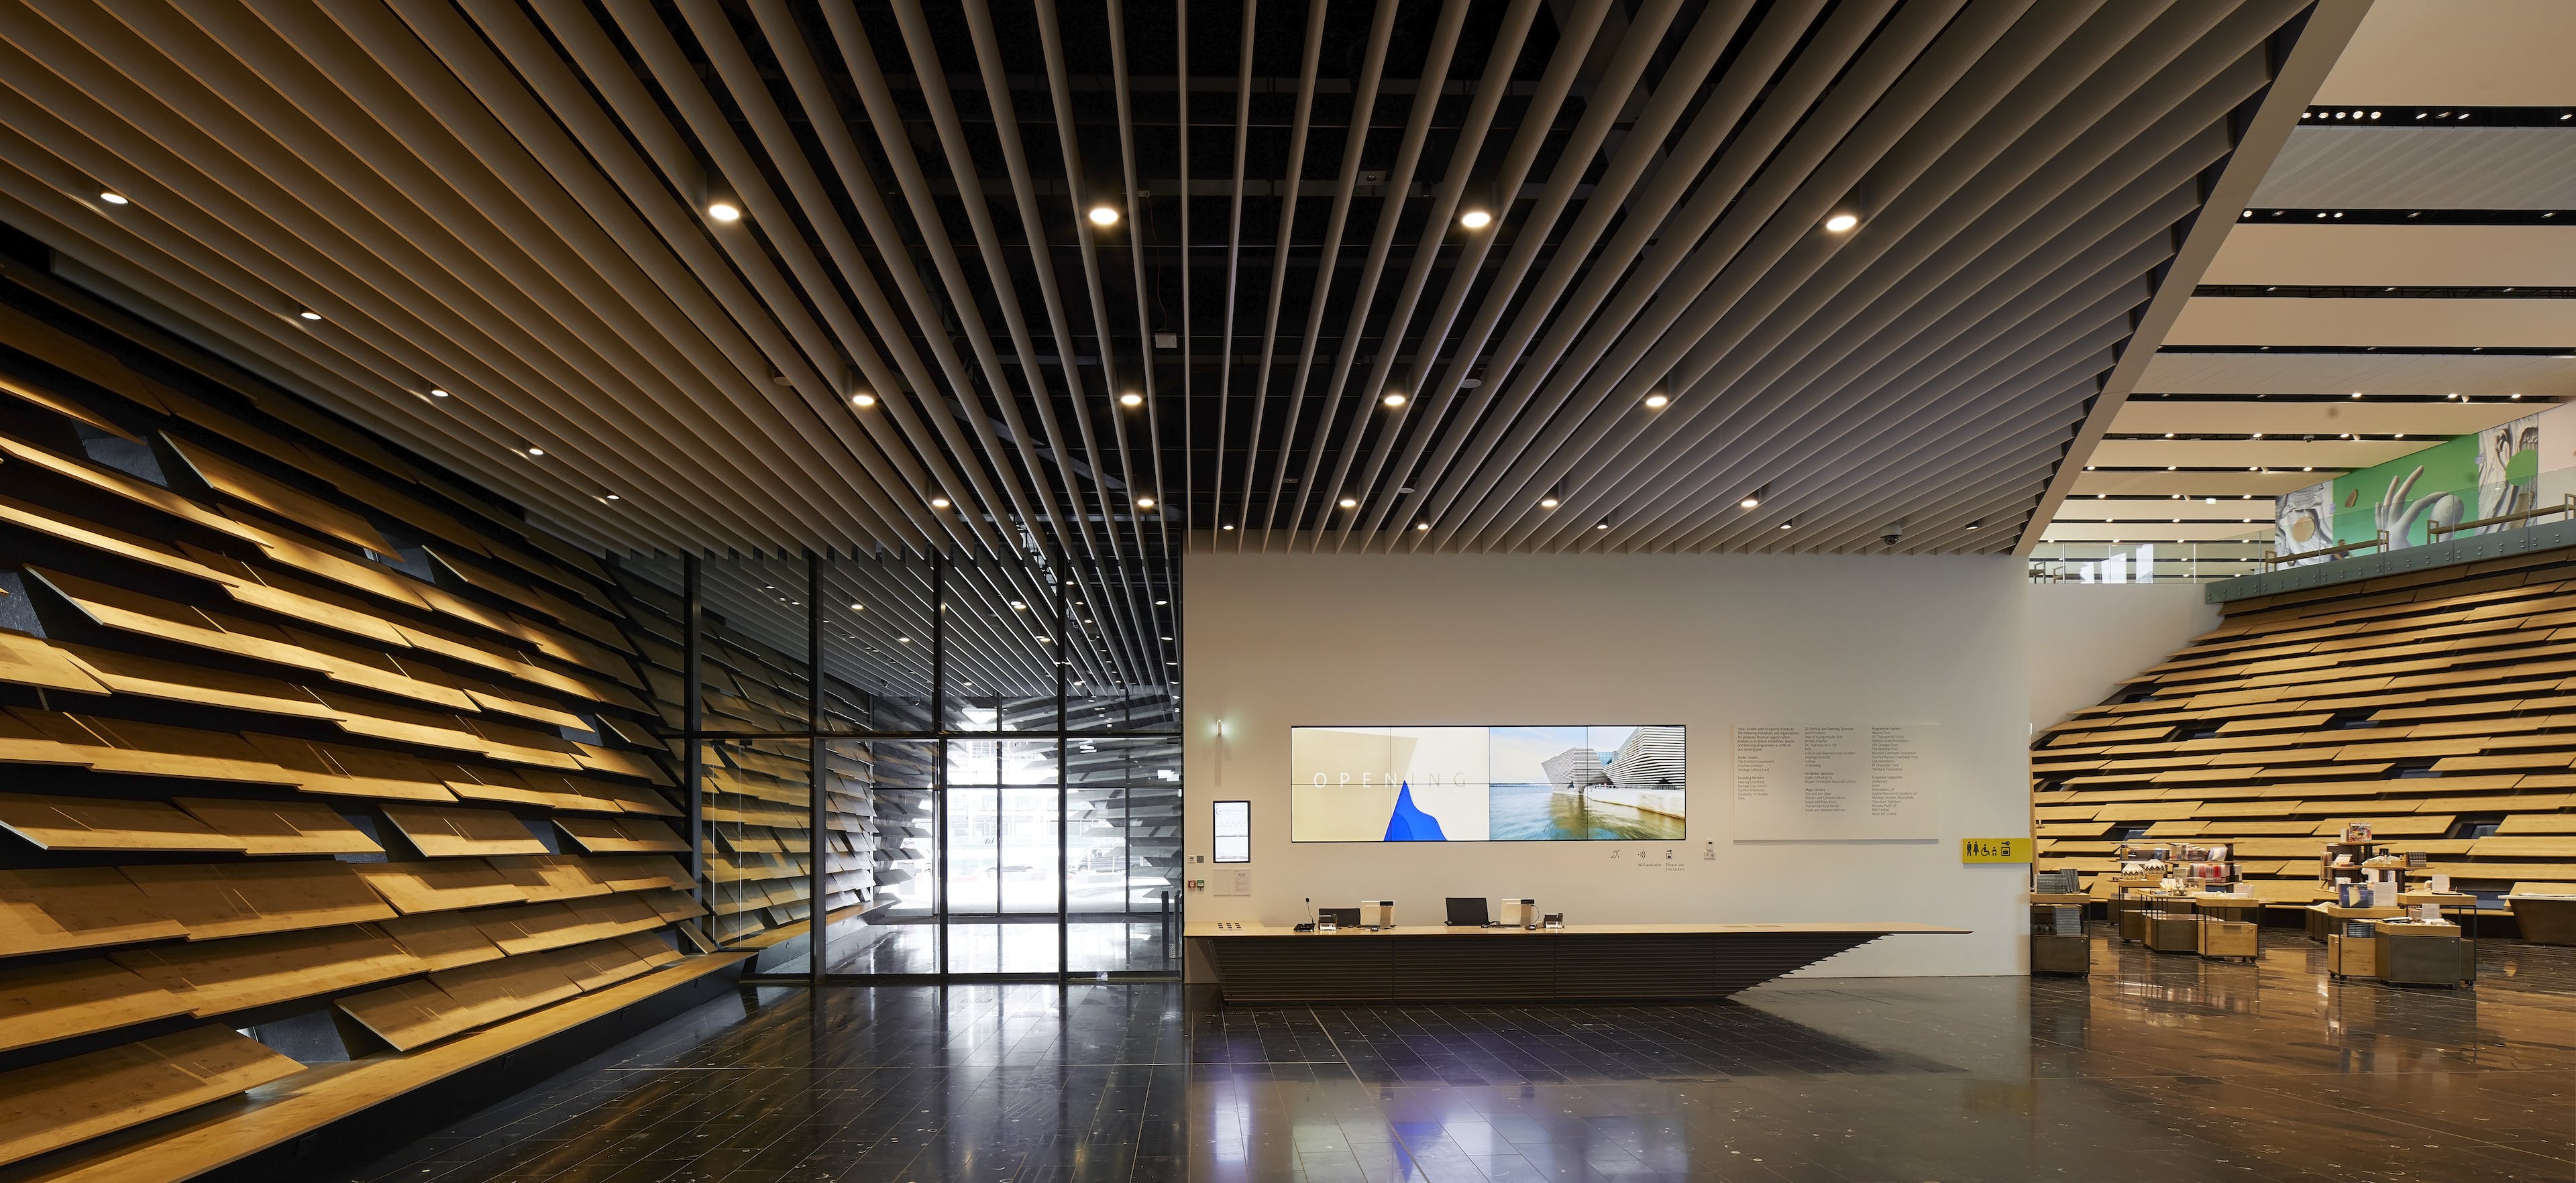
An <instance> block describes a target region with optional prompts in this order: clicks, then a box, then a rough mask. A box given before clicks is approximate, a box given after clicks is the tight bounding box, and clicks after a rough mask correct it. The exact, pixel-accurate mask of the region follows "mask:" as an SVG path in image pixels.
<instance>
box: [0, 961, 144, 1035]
mask: <svg viewBox="0 0 2576 1183" xmlns="http://www.w3.org/2000/svg"><path fill="white" fill-rule="evenodd" d="M188 1009H189V1008H188V1004H187V1003H186V1002H183V1001H181V1000H180V998H179V996H178V995H176V994H172V993H170V992H169V991H167V990H164V989H162V988H160V987H158V986H155V985H153V984H152V983H150V982H147V981H144V980H143V979H141V978H138V977H136V976H134V975H133V974H131V973H128V972H126V971H125V970H123V969H121V968H119V967H118V966H117V965H116V964H115V963H114V962H110V961H97V960H90V961H60V962H55V963H54V964H52V965H31V966H22V967H20V968H17V969H8V970H0V1051H16V1050H18V1049H20V1048H26V1047H34V1046H36V1045H38V1044H42V1043H51V1042H53V1041H55V1040H58V1039H69V1038H72V1037H73V1036H78V1035H91V1034H96V1033H98V1032H101V1031H113V1030H115V1029H117V1028H119V1027H130V1026H133V1025H135V1024H137V1023H149V1022H152V1021H154V1020H156V1019H169V1018H176V1017H178V1016H181V1015H184V1014H187V1013H188Z"/></svg>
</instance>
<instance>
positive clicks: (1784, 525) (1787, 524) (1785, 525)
mask: <svg viewBox="0 0 2576 1183" xmlns="http://www.w3.org/2000/svg"><path fill="white" fill-rule="evenodd" d="M1797 524H1798V523H1797V520H1796V519H1794V518H1793V519H1791V520H1789V521H1785V522H1782V523H1780V528H1781V529H1783V530H1786V529H1788V528H1790V527H1791V526H1795V525H1797Z"/></svg>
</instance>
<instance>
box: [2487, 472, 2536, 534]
mask: <svg viewBox="0 0 2576 1183" xmlns="http://www.w3.org/2000/svg"><path fill="white" fill-rule="evenodd" d="M2536 500H2537V498H2536V497H2535V496H2534V495H2533V494H2532V491H2531V486H2529V485H2516V484H2510V483H2507V484H2500V485H2488V486H2486V487H2485V488H2483V489H2480V490H2478V517H2479V518H2481V519H2484V518H2500V517H2503V516H2505V515H2507V514H2516V513H2521V512H2523V511H2525V510H2528V509H2530V508H2531V507H2532V505H2533V503H2534V502H2535V501H2536ZM2511 527H2512V523H2507V524H2506V526H2505V527H2503V528H2506V529H2510V528H2511ZM2497 528H2498V527H2495V526H2489V527H2487V529H2489V530H2493V529H2497Z"/></svg>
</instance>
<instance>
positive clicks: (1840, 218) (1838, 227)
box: [1825, 214, 1860, 234]
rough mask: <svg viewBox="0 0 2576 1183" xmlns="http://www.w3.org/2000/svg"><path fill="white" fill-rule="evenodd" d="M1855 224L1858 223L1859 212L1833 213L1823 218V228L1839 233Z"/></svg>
mask: <svg viewBox="0 0 2576 1183" xmlns="http://www.w3.org/2000/svg"><path fill="white" fill-rule="evenodd" d="M1857 225H1860V215H1859V214H1835V215H1834V216H1832V217H1830V218H1827V219H1825V229H1827V230H1831V231H1833V232H1834V233H1836V234H1840V233H1842V232H1844V231H1846V230H1849V229H1851V228H1852V227H1854V226H1857Z"/></svg>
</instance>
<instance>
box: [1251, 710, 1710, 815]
mask: <svg viewBox="0 0 2576 1183" xmlns="http://www.w3.org/2000/svg"><path fill="white" fill-rule="evenodd" d="M1288 747H1289V766H1290V768H1291V775H1292V778H1293V779H1292V780H1291V782H1290V789H1291V793H1290V802H1289V838H1290V840H1292V841H1296V842H1582V841H1628V842H1635V841H1672V840H1675V839H1679V838H1682V837H1684V836H1685V831H1684V820H1685V817H1686V811H1685V808H1684V798H1685V796H1686V791H1685V778H1684V776H1683V769H1682V758H1683V743H1682V729H1681V728H1680V727H1679V726H1669V725H1630V726H1610V727H1604V726H1564V727H1293V728H1290V729H1289V744H1288Z"/></svg>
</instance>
